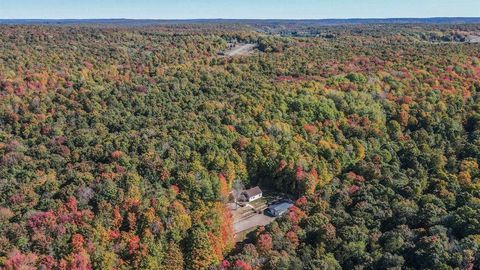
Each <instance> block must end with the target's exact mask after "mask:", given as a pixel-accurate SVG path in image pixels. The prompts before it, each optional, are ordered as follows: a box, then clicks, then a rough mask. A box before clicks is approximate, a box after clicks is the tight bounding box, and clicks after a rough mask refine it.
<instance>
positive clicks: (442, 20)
mask: <svg viewBox="0 0 480 270" xmlns="http://www.w3.org/2000/svg"><path fill="white" fill-rule="evenodd" d="M212 23H213V24H217V23H235V24H247V25H252V24H257V25H258V24H262V25H265V24H267V25H268V24H273V25H275V24H303V25H304V24H307V25H339V24H472V23H480V17H476V18H472V17H470V18H465V17H438V18H385V19H320V20H276V19H272V20H270V19H267V20H247V19H192V20H133V19H65V20H63V19H62V20H49V19H0V24H10V25H13V24H15V25H18V24H69V25H70V24H109V25H112V24H113V25H132V26H135V25H156V24H162V25H165V24H167V25H168V24H212Z"/></svg>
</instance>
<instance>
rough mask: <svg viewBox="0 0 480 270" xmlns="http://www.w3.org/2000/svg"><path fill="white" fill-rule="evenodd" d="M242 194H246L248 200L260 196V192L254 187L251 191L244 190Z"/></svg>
mask: <svg viewBox="0 0 480 270" xmlns="http://www.w3.org/2000/svg"><path fill="white" fill-rule="evenodd" d="M243 193H245V194H247V196H248V197H249V198H250V197H253V196H257V195H259V194H262V190H261V189H260V188H259V187H258V186H256V187H253V188H251V189H248V190H245V191H244V192H243Z"/></svg>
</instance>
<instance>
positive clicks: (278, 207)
mask: <svg viewBox="0 0 480 270" xmlns="http://www.w3.org/2000/svg"><path fill="white" fill-rule="evenodd" d="M292 206H293V204H291V203H286V202H284V203H279V204H275V205H272V206H270V207H268V208H269V209H270V210H275V212H281V211H285V210H288V208H290V207H292Z"/></svg>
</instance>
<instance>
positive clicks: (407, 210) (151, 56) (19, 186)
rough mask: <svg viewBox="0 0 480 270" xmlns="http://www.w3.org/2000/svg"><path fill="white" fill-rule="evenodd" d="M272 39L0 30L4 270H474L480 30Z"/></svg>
mask: <svg viewBox="0 0 480 270" xmlns="http://www.w3.org/2000/svg"><path fill="white" fill-rule="evenodd" d="M278 27H279V26H278V25H263V26H261V27H260V28H256V27H253V26H248V25H242V24H201V25H195V24H182V25H157V26H134V27H126V26H111V25H110V26H101V25H82V26H75V25H68V26H53V25H50V26H41V25H28V26H7V25H3V26H0V269H6V270H13V269H18V270H20V269H22V270H25V269H79V270H80V269H112V270H113V269H116V270H120V269H172V270H174V269H222V270H230V269H240V270H241V269H243V270H248V269H480V168H479V161H480V46H479V44H478V43H470V42H468V40H466V38H465V37H468V36H478V35H479V33H480V25H476V24H470V25H421V24H419V25H414V24H411V25H382V26H380V25H350V26H306V27H300V26H298V25H295V26H290V27H288V26H287V27H281V29H280V30H275V29H277V28H278ZM266 29H267V30H268V31H267V30H266ZM233 41H237V42H242V43H252V44H256V45H257V49H255V51H254V52H253V53H251V54H248V55H244V56H236V57H225V56H222V55H219V52H222V51H224V50H226V48H227V46H228V44H229V43H230V42H233ZM236 181H241V182H243V184H244V185H245V186H254V185H260V186H261V187H265V188H269V189H273V190H276V191H278V192H283V193H286V194H289V195H290V196H291V197H292V198H294V199H295V205H294V206H293V207H292V208H290V210H289V212H288V213H287V214H285V215H284V216H282V217H281V218H278V219H276V220H275V221H274V222H273V223H271V224H269V225H267V226H265V227H260V228H258V229H257V230H255V231H254V232H252V233H250V234H249V236H248V238H247V239H246V240H245V241H243V242H238V243H235V242H236V241H235V240H234V238H233V229H232V215H231V213H230V210H229V209H228V207H227V204H226V202H227V198H228V194H229V192H230V190H231V189H232V185H233V183H234V182H236Z"/></svg>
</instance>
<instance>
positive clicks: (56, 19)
mask: <svg viewBox="0 0 480 270" xmlns="http://www.w3.org/2000/svg"><path fill="white" fill-rule="evenodd" d="M386 19H480V16H434V17H345V18H341V17H330V18H222V17H219V18H126V17H110V18H108V17H96V18H95V17H93V18H0V21H15V20H23V21H28V20H31V21H39V20H44V21H47V20H48V21H60V20H78V21H81V20H134V21H187V20H252V21H253V20H259V21H260V20H288V21H318V20H386Z"/></svg>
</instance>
